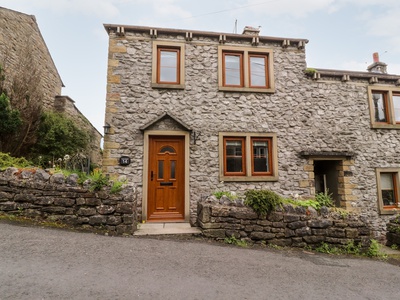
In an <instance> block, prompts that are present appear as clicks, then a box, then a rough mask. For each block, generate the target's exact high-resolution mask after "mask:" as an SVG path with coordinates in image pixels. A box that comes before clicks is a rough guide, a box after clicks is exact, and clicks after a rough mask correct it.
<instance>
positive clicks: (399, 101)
mask: <svg viewBox="0 0 400 300" xmlns="http://www.w3.org/2000/svg"><path fill="white" fill-rule="evenodd" d="M393 106H394V117H395V119H396V123H400V95H399V94H397V95H396V94H393Z"/></svg>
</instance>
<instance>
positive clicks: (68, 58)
mask: <svg viewBox="0 0 400 300" xmlns="http://www.w3.org/2000/svg"><path fill="white" fill-rule="evenodd" d="M0 6H3V7H6V8H9V9H13V10H17V11H20V12H23V13H26V14H30V15H35V16H36V20H37V23H38V25H39V28H40V30H41V33H42V35H43V37H44V39H45V42H46V44H47V46H48V48H49V50H50V53H51V55H52V57H53V60H54V62H55V64H56V66H57V69H58V72H59V73H60V76H61V78H62V80H63V82H64V85H65V86H66V87H65V88H63V95H68V96H70V97H71V98H72V99H73V100H75V102H76V103H75V104H76V106H77V107H78V108H79V109H80V110H81V112H82V113H83V114H84V115H85V116H86V117H87V118H88V119H89V120H90V121H91V122H92V123H93V125H94V126H95V127H96V128H97V129H98V130H99V131H100V132H101V133H102V132H103V128H102V127H103V122H104V111H105V98H106V77H107V48H108V35H107V33H106V31H105V30H104V27H103V24H121V25H141V26H154V27H166V28H178V29H193V30H203V31H217V32H227V33H232V32H234V29H235V21H236V20H237V24H238V26H237V28H238V33H241V32H242V29H243V27H244V26H246V25H250V26H254V27H258V26H261V35H266V36H277V37H288V38H291V37H292V38H306V39H308V40H309V43H308V44H307V45H306V54H307V65H308V67H314V68H326V69H344V70H354V71H365V70H366V68H367V66H368V65H369V64H371V63H372V53H373V52H379V54H380V60H381V61H383V62H385V63H387V64H388V72H389V73H391V74H400V0H270V1H263V0H199V1H197V0H0Z"/></svg>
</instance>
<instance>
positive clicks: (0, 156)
mask: <svg viewBox="0 0 400 300" xmlns="http://www.w3.org/2000/svg"><path fill="white" fill-rule="evenodd" d="M32 165H33V164H32V163H31V162H30V161H28V160H26V159H25V158H23V157H12V156H10V155H9V154H8V153H3V152H0V170H4V169H7V168H8V167H16V168H26V167H31V166H32Z"/></svg>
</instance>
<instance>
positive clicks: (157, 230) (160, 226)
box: [133, 223, 201, 236]
mask: <svg viewBox="0 0 400 300" xmlns="http://www.w3.org/2000/svg"><path fill="white" fill-rule="evenodd" d="M164 234H179V235H181V234H188V235H199V234H201V230H200V229H199V228H197V227H191V226H190V224H189V223H141V224H138V230H136V231H135V232H134V234H133V235H138V236H139V235H164Z"/></svg>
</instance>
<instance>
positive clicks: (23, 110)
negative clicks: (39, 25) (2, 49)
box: [0, 43, 44, 157]
mask: <svg viewBox="0 0 400 300" xmlns="http://www.w3.org/2000/svg"><path fill="white" fill-rule="evenodd" d="M31 50H32V49H30V44H29V43H27V46H26V47H24V48H22V49H19V50H18V53H17V57H18V60H17V63H16V64H11V61H12V58H11V55H7V53H6V54H5V55H4V57H2V58H1V60H2V64H3V66H2V67H1V68H0V73H1V74H0V94H3V93H4V94H5V95H6V96H7V98H8V100H9V104H10V107H11V108H12V110H13V111H18V112H19V116H20V119H21V121H22V122H21V124H20V125H19V127H18V130H15V131H13V132H11V131H7V132H6V133H3V132H1V135H0V140H2V146H1V150H2V151H3V152H8V153H10V154H11V155H13V156H17V157H18V156H26V155H28V154H29V153H30V149H31V147H32V145H34V144H35V142H36V130H37V128H38V126H39V122H40V116H41V114H42V100H43V97H44V93H43V91H42V89H41V86H42V84H41V78H42V76H41V71H40V67H39V66H38V65H37V63H35V61H36V60H35V59H34V58H33V51H31ZM11 65H12V67H11ZM7 66H9V68H8V69H7V70H8V72H7V73H6V74H7V76H5V75H4V72H3V69H4V71H5V70H6V67H7Z"/></svg>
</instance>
